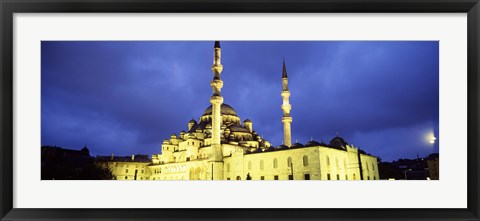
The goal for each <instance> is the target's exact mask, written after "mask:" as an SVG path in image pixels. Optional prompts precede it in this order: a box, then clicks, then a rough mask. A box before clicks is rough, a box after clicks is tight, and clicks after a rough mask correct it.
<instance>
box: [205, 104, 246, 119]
mask: <svg viewBox="0 0 480 221" xmlns="http://www.w3.org/2000/svg"><path fill="white" fill-rule="evenodd" d="M220 114H222V115H233V116H238V115H237V111H235V109H233V107H231V106H230V105H228V104H222V106H221V107H220ZM207 115H212V105H210V106H209V107H207V109H205V111H204V112H203V115H202V116H207Z"/></svg>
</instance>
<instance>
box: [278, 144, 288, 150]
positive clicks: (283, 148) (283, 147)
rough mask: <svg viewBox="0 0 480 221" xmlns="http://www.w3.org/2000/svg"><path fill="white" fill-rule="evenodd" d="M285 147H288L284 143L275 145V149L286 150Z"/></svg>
mask: <svg viewBox="0 0 480 221" xmlns="http://www.w3.org/2000/svg"><path fill="white" fill-rule="evenodd" d="M286 149H288V147H287V145H284V144H282V145H280V146H278V147H277V150H286Z"/></svg>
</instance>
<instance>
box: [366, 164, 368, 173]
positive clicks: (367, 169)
mask: <svg viewBox="0 0 480 221" xmlns="http://www.w3.org/2000/svg"><path fill="white" fill-rule="evenodd" d="M365 165H367V171H368V163H365Z"/></svg>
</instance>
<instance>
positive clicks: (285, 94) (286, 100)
mask: <svg viewBox="0 0 480 221" xmlns="http://www.w3.org/2000/svg"><path fill="white" fill-rule="evenodd" d="M281 95H282V99H283V104H282V110H283V117H282V123H283V143H284V144H285V145H286V146H289V147H290V146H292V133H291V123H292V117H291V116H290V111H291V110H292V105H290V91H289V90H288V76H287V67H286V65H285V59H283V70H282V93H281Z"/></svg>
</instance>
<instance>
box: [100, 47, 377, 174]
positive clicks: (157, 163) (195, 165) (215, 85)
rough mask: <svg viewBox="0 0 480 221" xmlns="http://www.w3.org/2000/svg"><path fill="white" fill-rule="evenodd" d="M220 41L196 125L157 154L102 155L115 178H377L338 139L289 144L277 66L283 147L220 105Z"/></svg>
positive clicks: (370, 164) (285, 92) (371, 164)
mask: <svg viewBox="0 0 480 221" xmlns="http://www.w3.org/2000/svg"><path fill="white" fill-rule="evenodd" d="M222 70H223V66H222V63H221V48H220V42H219V41H216V42H215V44H214V59H213V65H212V72H213V79H212V81H211V82H210V86H211V87H212V90H213V93H212V96H211V97H210V103H211V105H210V106H209V107H207V108H206V109H205V111H204V112H203V114H202V116H200V118H199V119H198V121H196V120H194V119H192V120H190V121H189V122H188V125H187V129H186V130H185V131H180V132H179V133H178V135H177V134H172V135H171V136H170V138H169V139H166V140H164V141H163V143H162V145H161V148H162V151H161V153H160V154H154V155H152V157H151V160H146V159H145V158H144V157H142V158H139V157H137V159H136V158H135V156H134V155H132V157H131V158H118V157H114V156H113V155H112V157H111V158H110V157H106V158H102V159H99V160H98V163H99V164H101V165H103V166H106V167H109V168H110V169H111V171H112V173H113V175H114V176H115V177H116V179H117V180H378V179H379V172H378V162H377V157H375V156H372V155H369V154H366V153H365V152H364V151H362V150H360V149H359V148H357V147H355V146H353V145H351V144H349V143H347V142H346V141H345V140H344V139H343V138H341V137H339V136H338V135H337V136H336V137H334V138H333V139H332V140H331V141H330V142H329V143H328V144H326V143H323V142H317V141H314V140H311V141H309V142H307V143H305V144H301V143H298V142H297V143H293V144H292V135H291V124H292V117H291V116H290V111H291V109H292V106H291V105H290V103H289V97H290V90H289V88H288V75H287V69H286V66H285V61H284V62H283V71H282V91H281V97H282V99H283V104H282V105H281V108H282V110H283V117H282V119H281V120H282V123H283V135H284V137H283V144H282V145H280V146H278V147H274V146H272V145H271V143H270V142H269V141H267V140H265V139H263V138H262V136H261V135H260V134H258V132H257V131H255V130H254V128H253V122H252V121H251V120H249V119H245V120H244V121H243V122H242V121H241V119H240V117H239V116H238V115H237V112H236V111H235V109H234V108H233V107H231V106H230V105H228V104H226V103H224V99H223V97H222V93H221V90H222V87H223V81H222V80H221V73H222Z"/></svg>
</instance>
